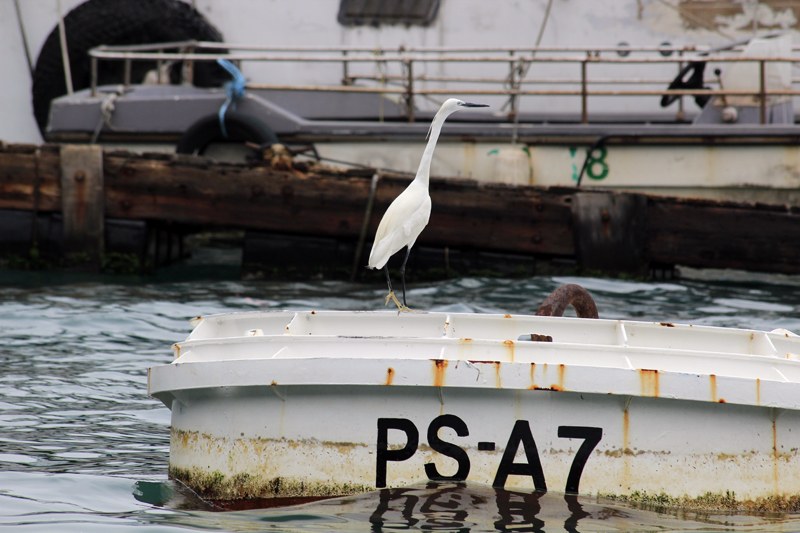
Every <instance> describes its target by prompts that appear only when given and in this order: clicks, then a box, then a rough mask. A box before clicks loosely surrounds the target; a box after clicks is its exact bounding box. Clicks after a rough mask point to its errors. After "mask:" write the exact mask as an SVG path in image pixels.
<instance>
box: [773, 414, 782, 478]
mask: <svg viewBox="0 0 800 533" xmlns="http://www.w3.org/2000/svg"><path fill="white" fill-rule="evenodd" d="M777 424H778V423H777V422H776V421H775V420H773V421H772V477H773V480H774V482H775V494H780V492H778V425H777Z"/></svg>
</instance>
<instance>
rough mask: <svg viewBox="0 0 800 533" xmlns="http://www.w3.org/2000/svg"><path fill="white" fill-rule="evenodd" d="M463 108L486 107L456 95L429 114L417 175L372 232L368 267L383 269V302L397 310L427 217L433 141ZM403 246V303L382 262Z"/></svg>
mask: <svg viewBox="0 0 800 533" xmlns="http://www.w3.org/2000/svg"><path fill="white" fill-rule="evenodd" d="M465 107H489V106H488V105H486V104H470V103H468V102H463V101H461V100H458V99H457V98H450V99H449V100H447V101H446V102H445V103H444V104H442V107H441V108H440V109H439V112H438V113H436V116H435V117H433V122H431V126H430V129H429V130H428V144H427V146H426V147H425V152H423V154H422V160H421V161H420V163H419V169H417V175H416V177H415V178H414V180H413V181H412V182H411V184H410V185H409V186H408V187H407V188H406V190H404V191H403V192H402V193H400V196H398V197H397V198H395V199H394V202H392V204H391V205H390V206H389V209H387V210H386V213H385V214H384V215H383V218H382V219H381V223H380V224H379V225H378V231H377V232H376V233H375V241H374V243H373V245H372V251H371V252H370V254H369V264H368V265H367V266H368V267H369V268H383V269H384V270H385V271H386V283H388V285H389V295H388V296H387V297H386V303H387V304H388V303H389V300H393V301H394V303H395V304H397V308H398V309H399V310H400V311H410V309H409V308H408V306H407V305H406V263H407V262H408V255H409V254H410V253H411V247H412V246H414V242H415V241H416V240H417V237H419V234H420V233H422V230H423V229H425V226H427V225H428V219H429V218H430V216H431V197H430V195H429V194H428V182H429V180H430V173H431V160H432V159H433V150H434V148H436V141H437V140H438V139H439V133H441V131H442V125H443V124H444V121H445V120H446V119H447V117H449V116H450V115H452V114H453V113H455V112H456V111H459V110H461V109H463V108H465ZM403 247H406V257H405V259H403V266H402V267H400V278H401V279H402V281H403V305H400V302H398V301H397V297H396V296H395V295H394V291H393V290H392V280H391V279H390V278H389V267H388V266H387V265H386V263H387V262H388V261H389V258H390V257H392V256H393V255H394V254H395V253H397V252H399V251H400V250H402V249H403Z"/></svg>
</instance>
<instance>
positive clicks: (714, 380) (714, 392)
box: [708, 374, 717, 402]
mask: <svg viewBox="0 0 800 533" xmlns="http://www.w3.org/2000/svg"><path fill="white" fill-rule="evenodd" d="M708 381H709V383H710V385H711V401H712V402H716V401H717V376H716V375H714V374H710V375H709V376H708Z"/></svg>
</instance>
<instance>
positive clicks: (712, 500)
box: [597, 490, 800, 512]
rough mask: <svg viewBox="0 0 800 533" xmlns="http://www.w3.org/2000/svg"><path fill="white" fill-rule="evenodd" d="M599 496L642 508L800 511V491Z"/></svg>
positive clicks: (599, 496) (635, 493) (644, 492)
mask: <svg viewBox="0 0 800 533" xmlns="http://www.w3.org/2000/svg"><path fill="white" fill-rule="evenodd" d="M597 497H598V498H603V499H606V500H614V501H619V502H628V503H633V504H637V505H640V506H642V507H643V508H656V507H662V508H663V507H671V508H679V509H693V510H694V509H698V510H699V509H703V510H726V511H749V512H797V511H800V494H791V495H780V496H766V497H760V498H756V499H755V500H738V499H736V493H735V492H732V491H729V490H728V491H725V493H724V494H723V493H721V492H720V493H713V492H706V493H705V494H703V495H702V496H697V497H694V498H693V497H691V496H688V495H684V496H680V497H674V496H669V495H667V494H666V493H664V492H663V491H662V492H661V493H660V494H648V493H647V491H638V490H636V491H633V492H631V493H630V494H603V493H598V494H597Z"/></svg>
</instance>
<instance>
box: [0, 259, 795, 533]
mask: <svg viewBox="0 0 800 533" xmlns="http://www.w3.org/2000/svg"><path fill="white" fill-rule="evenodd" d="M691 274H692V275H693V276H694V277H693V279H682V280H675V281H670V282H654V283H647V282H633V281H620V280H608V279H595V278H567V277H561V278H560V277H535V278H529V279H516V280H509V279H486V278H461V279H457V280H449V281H442V282H435V283H425V284H418V285H414V286H413V287H411V290H410V291H409V294H408V300H409V305H411V306H412V307H414V308H418V309H425V310H430V311H450V312H474V313H525V314H532V313H534V312H535V311H536V309H537V308H538V306H539V304H540V303H541V301H542V300H543V299H544V298H545V297H546V296H547V295H548V294H549V293H550V292H551V291H552V290H553V289H554V288H556V287H557V286H558V285H560V284H562V283H580V284H581V285H583V286H584V287H586V288H587V289H588V290H589V291H590V292H591V293H592V295H593V296H594V297H595V300H596V302H597V306H598V309H599V312H600V316H601V317H602V318H615V319H617V318H621V319H634V320H650V321H659V322H662V321H670V322H679V323H693V324H703V325H711V326H725V327H741V328H752V329H758V330H772V329H776V328H786V329H788V330H792V331H795V332H798V333H800V281H798V280H797V279H796V278H787V277H780V276H753V275H742V274H740V273H725V272H714V273H711V274H709V273H708V272H692V273H691ZM233 275H235V271H234V270H232V269H230V268H228V267H225V265H222V266H220V267H219V268H217V269H214V268H208V267H202V268H201V267H200V266H197V265H194V266H193V265H192V264H191V263H189V264H183V265H179V266H176V267H173V269H172V270H167V271H164V272H162V273H160V274H159V276H158V277H156V278H145V279H140V278H121V277H97V276H85V275H79V274H67V273H41V272H15V271H0V347H1V348H0V529H3V530H5V529H6V528H7V527H8V526H15V530H16V529H19V530H21V531H36V532H39V531H117V530H125V529H127V528H136V529H137V531H174V530H175V528H189V529H203V530H221V531H308V532H311V531H314V532H316V531H342V532H351V531H352V532H356V531H371V532H375V531H398V530H409V529H410V530H415V531H417V530H418V531H473V532H477V531H512V530H514V531H537V530H543V528H546V530H547V531H561V530H567V531H579V530H580V531H598V530H602V531H649V530H662V531H665V530H666V531H669V530H681V531H699V530H704V531H709V530H731V529H734V530H743V531H757V530H759V531H760V530H765V529H770V530H776V531H781V530H800V522H796V521H795V517H793V516H773V517H752V516H744V515H721V514H713V513H694V514H692V513H682V512H678V511H669V510H663V512H656V511H653V510H641V509H635V508H633V507H630V506H625V505H622V504H616V503H614V502H604V501H598V500H597V499H596V498H591V497H581V498H572V499H570V498H569V497H564V495H559V494H556V493H548V494H547V495H545V496H540V497H536V495H531V494H524V493H497V492H496V491H494V490H493V489H491V488H489V487H483V486H467V487H464V486H431V487H428V486H418V487H413V488H411V489H408V491H406V492H404V493H398V492H392V491H381V492H375V493H370V494H366V495H362V496H358V497H351V498H343V499H334V500H328V501H324V502H317V503H313V504H307V505H304V506H300V507H292V508H284V509H279V510H258V511H256V510H251V511H238V512H224V513H223V512H214V511H213V510H212V509H211V508H210V507H209V506H207V505H205V504H204V503H203V502H201V501H199V500H197V499H196V498H194V497H193V496H192V495H191V494H190V493H188V492H186V491H183V490H182V489H181V487H180V486H178V485H177V484H174V483H172V482H170V481H169V480H168V479H167V476H166V472H167V465H168V455H169V411H168V410H167V409H166V408H164V407H163V405H162V404H160V403H159V402H157V401H155V400H153V399H151V398H148V397H147V394H146V390H147V383H146V382H147V378H146V376H147V368H148V367H151V366H154V365H159V364H164V363H168V362H170V361H171V357H172V354H171V351H170V346H171V345H172V343H174V342H176V341H180V340H183V339H184V338H185V337H186V336H187V335H188V333H189V332H190V329H191V328H190V325H189V319H190V318H192V317H194V316H197V315H207V314H211V313H222V312H230V311H244V310H253V309H345V310H352V309H383V308H384V307H383V305H382V304H383V296H384V295H385V287H384V286H382V285H364V284H351V283H346V282H330V281H313V282H302V283H300V282H293V283H281V282H241V281H231V279H232V277H233ZM220 278H224V279H220ZM412 503H413V505H412ZM533 511H536V512H533Z"/></svg>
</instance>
